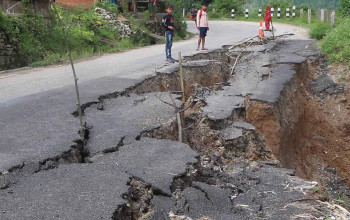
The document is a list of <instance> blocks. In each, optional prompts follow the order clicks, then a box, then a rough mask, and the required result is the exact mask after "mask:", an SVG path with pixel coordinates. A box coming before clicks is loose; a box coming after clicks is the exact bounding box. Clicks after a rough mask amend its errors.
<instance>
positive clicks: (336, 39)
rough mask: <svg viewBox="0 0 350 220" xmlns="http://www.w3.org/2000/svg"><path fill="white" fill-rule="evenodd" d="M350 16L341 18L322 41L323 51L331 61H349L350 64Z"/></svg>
mask: <svg viewBox="0 0 350 220" xmlns="http://www.w3.org/2000/svg"><path fill="white" fill-rule="evenodd" d="M349 22H350V18H344V19H340V20H339V21H338V23H337V26H336V27H335V28H334V29H332V30H331V31H330V32H329V33H328V34H327V36H326V37H324V38H323V40H322V42H321V51H322V53H324V54H326V55H327V57H328V59H329V61H330V62H347V63H348V64H349V65H350V25H349Z"/></svg>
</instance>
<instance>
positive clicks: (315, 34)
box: [310, 23, 331, 40]
mask: <svg viewBox="0 0 350 220" xmlns="http://www.w3.org/2000/svg"><path fill="white" fill-rule="evenodd" d="M330 30H331V25H329V24H324V23H316V24H313V25H312V26H311V28H310V36H311V38H313V39H316V40H322V39H323V38H324V37H325V36H326V34H327V33H328V32H329V31H330Z"/></svg>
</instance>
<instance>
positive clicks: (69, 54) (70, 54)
mask: <svg viewBox="0 0 350 220" xmlns="http://www.w3.org/2000/svg"><path fill="white" fill-rule="evenodd" d="M50 3H51V5H52V7H53V9H54V11H55V14H56V16H57V20H58V23H59V25H60V26H61V29H62V33H63V38H64V43H65V45H66V48H67V53H68V57H69V61H70V64H71V67H72V71H73V77H74V85H75V93H76V96H77V106H78V117H79V124H80V135H81V138H82V140H84V136H85V126H84V123H83V116H82V111H81V103H80V94H79V87H78V78H77V75H76V73H75V68H74V63H73V58H72V52H71V49H70V46H69V44H68V41H67V33H66V31H65V28H64V25H63V21H62V19H61V17H60V15H59V14H58V12H57V8H56V5H55V3H54V1H53V0H50Z"/></svg>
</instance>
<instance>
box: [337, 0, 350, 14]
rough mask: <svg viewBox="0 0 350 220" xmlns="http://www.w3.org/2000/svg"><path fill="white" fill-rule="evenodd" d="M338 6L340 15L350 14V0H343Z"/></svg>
mask: <svg viewBox="0 0 350 220" xmlns="http://www.w3.org/2000/svg"><path fill="white" fill-rule="evenodd" d="M338 8H339V10H338V14H339V15H340V16H350V0H341V2H340V4H339V7H338Z"/></svg>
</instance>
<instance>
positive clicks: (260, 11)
mask: <svg viewBox="0 0 350 220" xmlns="http://www.w3.org/2000/svg"><path fill="white" fill-rule="evenodd" d="M261 14H262V10H261V8H259V13H258V17H259V18H261Z"/></svg>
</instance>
